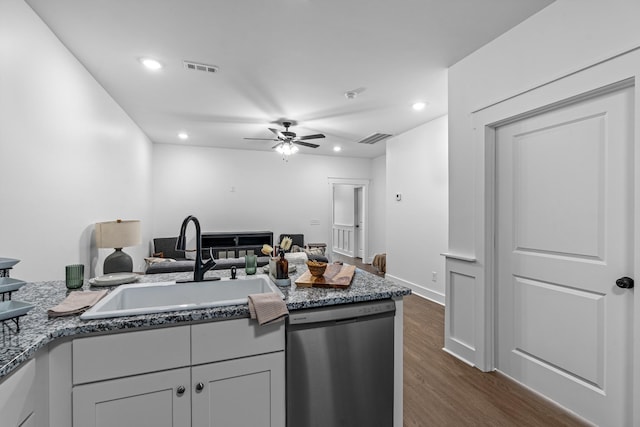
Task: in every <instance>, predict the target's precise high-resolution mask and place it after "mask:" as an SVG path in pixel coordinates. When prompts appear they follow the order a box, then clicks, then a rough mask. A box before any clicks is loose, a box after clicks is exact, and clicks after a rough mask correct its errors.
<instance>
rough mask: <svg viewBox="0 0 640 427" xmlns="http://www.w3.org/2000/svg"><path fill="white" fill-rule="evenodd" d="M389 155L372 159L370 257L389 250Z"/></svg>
mask: <svg viewBox="0 0 640 427" xmlns="http://www.w3.org/2000/svg"><path fill="white" fill-rule="evenodd" d="M386 227H387V156H386V155H384V156H380V157H377V158H375V159H373V160H372V161H371V188H370V190H369V258H368V259H372V258H373V256H374V255H375V254H381V253H385V252H386V250H387V234H386V231H385V230H386Z"/></svg>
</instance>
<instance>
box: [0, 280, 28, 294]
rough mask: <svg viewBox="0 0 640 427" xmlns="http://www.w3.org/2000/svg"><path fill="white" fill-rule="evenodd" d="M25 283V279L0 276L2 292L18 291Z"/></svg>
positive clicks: (0, 289) (0, 292) (0, 291)
mask: <svg viewBox="0 0 640 427" xmlns="http://www.w3.org/2000/svg"><path fill="white" fill-rule="evenodd" d="M24 284H25V282H24V281H23V280H18V279H12V278H10V277H0V294H4V293H5V292H13V291H17V290H18V289H20V288H21V287H22V286H23V285H24Z"/></svg>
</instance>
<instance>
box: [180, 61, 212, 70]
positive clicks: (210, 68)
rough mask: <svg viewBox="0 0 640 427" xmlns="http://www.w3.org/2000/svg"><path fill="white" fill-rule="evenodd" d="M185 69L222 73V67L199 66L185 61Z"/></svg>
mask: <svg viewBox="0 0 640 427" xmlns="http://www.w3.org/2000/svg"><path fill="white" fill-rule="evenodd" d="M184 68H186V69H187V70H194V71H206V72H208V73H217V72H218V71H220V67H218V66H216V65H207V64H199V63H197V62H191V61H184Z"/></svg>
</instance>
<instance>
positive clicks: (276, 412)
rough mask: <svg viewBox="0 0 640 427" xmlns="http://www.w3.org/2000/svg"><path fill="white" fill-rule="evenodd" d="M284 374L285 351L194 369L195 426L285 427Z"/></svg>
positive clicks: (193, 405) (193, 404)
mask: <svg viewBox="0 0 640 427" xmlns="http://www.w3.org/2000/svg"><path fill="white" fill-rule="evenodd" d="M284 372H285V369H284V352H277V353H269V354H264V355H260V356H253V357H245V358H242V359H235V360H229V361H225V362H217V363H210V364H207V365H200V366H194V367H193V368H192V374H191V375H192V376H191V379H192V386H193V390H192V408H193V413H192V416H193V426H194V427H205V426H215V427H236V426H237V427H246V426H252V427H263V426H264V427H284V425H285V382H284ZM199 385H201V387H199ZM200 388H201V390H200Z"/></svg>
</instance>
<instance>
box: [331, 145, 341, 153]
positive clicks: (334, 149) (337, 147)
mask: <svg viewBox="0 0 640 427" xmlns="http://www.w3.org/2000/svg"><path fill="white" fill-rule="evenodd" d="M333 151H335V152H336V153H337V152H338V151H342V147H339V146H337V145H336V146H335V147H333Z"/></svg>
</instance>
